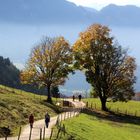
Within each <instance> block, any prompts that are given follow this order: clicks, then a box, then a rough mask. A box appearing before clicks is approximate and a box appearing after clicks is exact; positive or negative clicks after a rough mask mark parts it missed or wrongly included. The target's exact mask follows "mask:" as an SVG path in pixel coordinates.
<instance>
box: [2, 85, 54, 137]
mask: <svg viewBox="0 0 140 140" xmlns="http://www.w3.org/2000/svg"><path fill="white" fill-rule="evenodd" d="M44 100H46V96H39V95H35V94H32V93H29V92H24V91H21V90H16V89H12V88H8V87H5V86H1V85H0V128H2V127H8V126H9V128H10V130H12V134H13V135H15V134H16V133H17V130H18V129H19V127H20V126H22V125H25V124H27V123H28V116H29V115H30V114H31V113H33V114H34V117H35V120H39V119H42V118H44V115H45V113H46V111H47V112H49V114H50V115H51V116H54V115H56V114H57V113H56V106H53V105H50V104H47V103H46V102H45V101H44ZM0 136H2V132H1V131H0Z"/></svg>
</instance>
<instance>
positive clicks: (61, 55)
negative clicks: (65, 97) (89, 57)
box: [21, 37, 72, 84]
mask: <svg viewBox="0 0 140 140" xmlns="http://www.w3.org/2000/svg"><path fill="white" fill-rule="evenodd" d="M71 63H72V54H71V49H70V45H69V43H68V42H67V41H66V40H65V39H64V37H57V38H49V37H46V38H44V39H43V40H42V41H41V43H40V44H39V45H37V46H36V47H35V48H34V49H33V50H32V53H31V56H30V59H29V61H28V63H27V67H26V69H25V70H24V71H23V72H22V73H21V80H22V81H23V83H33V82H38V81H39V82H40V83H45V84H47V83H49V84H50V83H62V82H59V81H61V79H63V78H64V77H66V75H67V72H68V71H69V69H68V65H69V64H71ZM64 70H65V71H64ZM65 72H66V74H61V73H65ZM53 79H55V81H53Z"/></svg>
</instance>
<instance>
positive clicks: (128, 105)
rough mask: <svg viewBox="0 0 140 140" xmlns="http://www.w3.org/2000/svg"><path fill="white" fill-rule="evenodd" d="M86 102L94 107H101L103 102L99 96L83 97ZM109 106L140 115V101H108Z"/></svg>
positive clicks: (122, 111)
mask: <svg viewBox="0 0 140 140" xmlns="http://www.w3.org/2000/svg"><path fill="white" fill-rule="evenodd" d="M83 101H84V102H85V103H86V102H88V104H89V106H91V104H92V106H93V108H95V106H96V109H101V102H100V100H99V99H97V98H87V99H83ZM107 107H108V108H110V110H112V111H117V110H119V112H120V113H124V114H125V113H126V112H127V114H129V115H137V116H140V101H128V102H112V101H110V102H107Z"/></svg>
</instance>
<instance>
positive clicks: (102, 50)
mask: <svg viewBox="0 0 140 140" xmlns="http://www.w3.org/2000/svg"><path fill="white" fill-rule="evenodd" d="M73 52H74V56H75V67H77V68H78V69H81V70H84V72H85V75H86V79H87V81H88V82H89V83H90V84H91V85H92V86H93V88H94V90H95V92H96V94H97V95H98V96H99V98H100V101H101V105H102V110H107V107H106V102H107V99H108V98H111V99H113V100H114V101H118V100H120V101H127V100H129V99H131V97H132V96H133V95H134V88H133V84H134V83H135V76H134V71H135V68H136V65H135V59H134V58H132V57H130V56H128V54H127V51H126V50H124V49H123V48H122V47H121V46H119V45H118V43H115V41H114V38H113V37H111V35H110V29H109V28H108V27H106V26H102V25H99V24H94V25H92V26H90V27H89V28H88V29H87V30H86V31H85V32H82V33H81V34H80V36H79V39H78V40H77V41H76V43H75V44H74V46H73Z"/></svg>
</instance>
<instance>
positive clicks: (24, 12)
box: [0, 0, 88, 24]
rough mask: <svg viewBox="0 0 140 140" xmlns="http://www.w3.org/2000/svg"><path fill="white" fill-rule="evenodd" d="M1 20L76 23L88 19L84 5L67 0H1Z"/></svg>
mask: <svg viewBox="0 0 140 140" xmlns="http://www.w3.org/2000/svg"><path fill="white" fill-rule="evenodd" d="M0 21H3V22H5V21H6V22H7V21H8V22H21V23H55V22H56V23H57V24H59V23H69V22H70V23H76V22H84V21H86V22H87V21H88V15H86V12H85V9H84V8H83V7H77V6H76V5H75V4H73V3H70V2H67V1H65V0H1V1H0Z"/></svg>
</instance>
